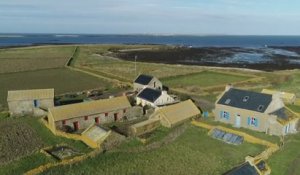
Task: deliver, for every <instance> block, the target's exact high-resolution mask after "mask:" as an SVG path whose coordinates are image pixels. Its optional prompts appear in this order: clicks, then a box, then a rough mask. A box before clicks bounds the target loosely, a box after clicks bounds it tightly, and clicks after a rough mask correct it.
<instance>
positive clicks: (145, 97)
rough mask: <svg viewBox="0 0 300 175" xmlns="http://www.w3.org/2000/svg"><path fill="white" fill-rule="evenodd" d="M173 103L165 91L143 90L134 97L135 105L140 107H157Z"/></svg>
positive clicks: (172, 99)
mask: <svg viewBox="0 0 300 175" xmlns="http://www.w3.org/2000/svg"><path fill="white" fill-rule="evenodd" d="M173 103H175V99H174V98H173V97H171V96H170V95H169V94H168V93H167V91H161V90H158V89H152V88H148V87H147V88H144V89H143V90H141V91H140V92H139V93H138V94H137V96H136V104H137V105H142V106H151V107H154V108H156V107H158V106H164V105H168V104H173Z"/></svg>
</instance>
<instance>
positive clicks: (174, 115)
mask: <svg viewBox="0 0 300 175" xmlns="http://www.w3.org/2000/svg"><path fill="white" fill-rule="evenodd" d="M200 114H201V111H200V110H199V109H198V107H197V106H196V105H195V104H194V103H193V102H192V100H186V101H183V102H180V103H176V104H173V105H169V106H165V107H162V108H159V109H158V110H157V111H156V112H155V113H154V114H153V115H152V116H151V117H150V118H151V119H159V120H160V123H161V124H162V125H163V126H165V127H168V128H172V127H174V126H177V125H179V124H181V123H183V122H185V121H186V120H189V119H191V118H193V117H196V116H199V115H200Z"/></svg>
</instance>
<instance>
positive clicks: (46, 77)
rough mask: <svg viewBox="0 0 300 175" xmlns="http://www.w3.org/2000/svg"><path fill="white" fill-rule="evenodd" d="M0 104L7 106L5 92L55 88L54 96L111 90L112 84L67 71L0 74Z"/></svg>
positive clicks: (50, 70)
mask: <svg viewBox="0 0 300 175" xmlns="http://www.w3.org/2000/svg"><path fill="white" fill-rule="evenodd" d="M0 84H1V86H0V104H4V105H5V106H6V105H7V103H6V98H7V91H8V90H17V89H39V88H55V94H61V93H66V92H74V91H80V90H87V89H93V88H103V89H105V88H109V89H110V88H112V84H111V83H109V82H107V81H105V80H103V79H99V78H95V77H92V76H89V75H86V74H83V73H80V72H76V71H71V70H69V69H65V68H61V69H47V70H37V71H29V72H18V73H7V74H0Z"/></svg>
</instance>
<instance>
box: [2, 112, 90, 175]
mask: <svg viewBox="0 0 300 175" xmlns="http://www.w3.org/2000/svg"><path fill="white" fill-rule="evenodd" d="M2 122H6V124H7V125H8V126H10V125H9V123H11V125H12V124H21V125H24V124H26V125H28V126H30V128H28V129H30V130H33V131H34V133H35V134H34V135H32V137H37V139H39V140H41V142H42V144H39V145H36V150H35V151H34V152H31V153H29V155H18V156H17V157H15V158H13V160H14V161H13V162H11V163H8V164H4V165H0V174H3V175H4V174H23V173H24V172H26V171H28V170H30V169H32V168H35V167H38V166H40V165H42V164H45V163H48V162H53V161H56V160H55V159H53V158H51V157H47V156H45V155H44V154H42V153H40V152H39V149H40V148H41V147H48V146H54V145H57V144H67V145H69V146H70V147H72V148H74V149H76V150H78V151H80V152H82V153H86V152H89V151H90V149H89V148H88V147H87V146H86V145H84V144H83V143H82V142H80V141H74V140H70V139H66V138H63V137H56V136H55V135H53V134H52V133H51V132H50V131H49V130H48V129H47V128H46V127H45V126H43V124H42V123H41V122H40V121H39V120H38V118H33V117H22V118H11V117H5V116H1V115H0V123H2ZM8 126H7V127H8ZM2 130H3V128H2ZM6 132H11V133H12V134H11V135H12V137H14V138H13V139H12V140H10V141H8V142H12V143H11V145H14V149H16V150H18V149H28V148H27V147H26V145H24V144H20V145H16V144H13V142H16V141H18V140H19V139H23V138H21V137H20V135H19V134H18V133H17V130H10V129H9V128H7V131H6ZM6 132H1V134H5V133H6ZM2 151H3V152H5V151H12V149H7V150H2ZM28 151H29V150H28Z"/></svg>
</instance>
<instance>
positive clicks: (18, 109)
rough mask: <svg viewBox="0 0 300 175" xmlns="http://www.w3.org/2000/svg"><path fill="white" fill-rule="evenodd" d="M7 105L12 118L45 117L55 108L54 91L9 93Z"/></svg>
mask: <svg viewBox="0 0 300 175" xmlns="http://www.w3.org/2000/svg"><path fill="white" fill-rule="evenodd" d="M7 103H8V108H9V112H10V114H11V115H12V116H24V115H33V116H43V115H47V112H46V110H47V109H48V108H50V107H53V106H54V89H31V90H14V91H8V94H7Z"/></svg>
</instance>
